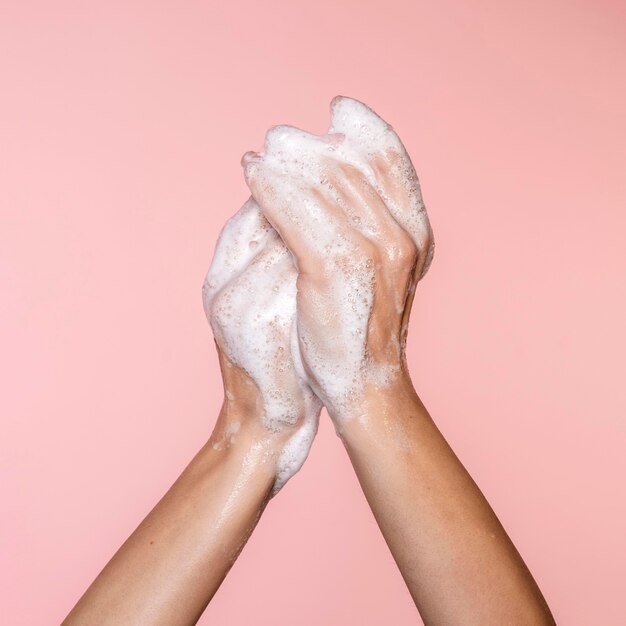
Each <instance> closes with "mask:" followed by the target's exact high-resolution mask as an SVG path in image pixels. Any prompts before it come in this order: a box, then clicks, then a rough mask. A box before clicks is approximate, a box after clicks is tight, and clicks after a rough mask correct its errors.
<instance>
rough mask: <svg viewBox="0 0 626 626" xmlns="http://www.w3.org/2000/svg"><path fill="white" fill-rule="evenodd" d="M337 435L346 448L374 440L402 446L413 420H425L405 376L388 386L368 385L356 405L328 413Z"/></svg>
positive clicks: (425, 413) (422, 406)
mask: <svg viewBox="0 0 626 626" xmlns="http://www.w3.org/2000/svg"><path fill="white" fill-rule="evenodd" d="M329 414H330V417H331V419H332V420H333V422H334V424H335V428H336V430H337V434H338V435H339V437H340V438H341V439H342V440H343V442H344V444H345V445H346V446H349V445H351V444H353V443H354V444H356V443H357V442H365V441H366V440H376V441H378V442H380V443H381V444H384V443H385V442H391V443H402V440H403V439H404V438H405V437H404V435H406V430H407V428H408V427H409V425H410V424H411V423H413V422H415V420H416V419H419V418H422V417H428V413H427V412H426V409H425V408H424V405H423V404H422V402H421V401H420V399H419V397H418V395H417V393H416V391H415V389H414V387H413V383H412V381H411V379H410V377H409V375H408V373H405V372H402V373H401V374H400V375H398V376H397V377H396V378H394V379H393V380H392V381H391V382H390V383H389V384H387V385H375V384H371V383H368V384H366V385H365V387H364V389H363V393H362V394H361V395H360V397H359V398H358V400H357V401H356V402H353V403H352V404H351V405H350V407H348V408H346V409H344V410H341V411H329Z"/></svg>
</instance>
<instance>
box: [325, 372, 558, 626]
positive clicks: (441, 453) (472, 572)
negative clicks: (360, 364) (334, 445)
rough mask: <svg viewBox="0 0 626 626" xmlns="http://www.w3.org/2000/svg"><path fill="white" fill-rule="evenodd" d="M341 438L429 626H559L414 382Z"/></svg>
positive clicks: (373, 397)
mask: <svg viewBox="0 0 626 626" xmlns="http://www.w3.org/2000/svg"><path fill="white" fill-rule="evenodd" d="M363 409H364V410H363V413H362V414H361V415H360V416H359V417H358V418H354V419H350V420H349V421H347V422H343V421H342V418H341V417H340V416H337V415H335V416H334V417H335V419H337V420H338V421H339V422H341V423H343V426H342V428H341V433H340V434H341V438H342V440H343V442H344V444H345V446H346V449H347V451H348V454H349V456H350V459H351V461H352V464H353V466H354V469H355V471H356V474H357V476H358V478H359V482H360V483H361V486H362V488H363V491H364V493H365V496H366V498H367V500H368V502H369V504H370V506H371V508H372V511H373V513H374V516H375V517H376V520H377V522H378V525H379V526H380V529H381V531H382V533H383V535H384V537H385V540H386V542H387V545H388V546H389V548H390V550H391V552H392V554H393V556H394V558H395V560H396V563H397V564H398V567H399V569H400V571H401V573H402V576H403V577H404V580H405V581H406V584H407V586H408V588H409V591H410V593H411V595H412V597H413V600H414V601H415V604H416V605H417V607H418V609H419V611H420V614H421V615H422V617H423V619H424V622H425V623H426V624H437V626H439V625H445V624H451V625H453V624H467V625H471V624H476V625H477V626H478V625H481V626H482V625H484V624H508V625H517V624H519V625H520V626H522V625H523V626H529V625H531V624H532V625H535V624H537V625H539V624H541V625H543V624H554V620H553V619H552V617H551V615H550V610H549V608H548V606H547V604H546V602H545V600H544V599H543V597H542V595H541V592H540V591H539V588H538V587H537V585H536V583H535V581H534V580H533V578H532V576H531V574H530V572H529V571H528V569H527V568H526V566H525V564H524V562H523V561H522V558H521V557H520V555H519V553H518V552H517V550H516V549H515V547H514V546H513V543H512V542H511V540H510V539H509V537H508V536H507V534H506V532H505V531H504V529H503V528H502V525H501V524H500V522H499V521H498V519H497V517H496V516H495V514H494V512H493V511H492V509H491V507H490V506H489V504H488V502H487V501H486V499H485V497H484V496H483V495H482V493H481V492H480V490H479V489H478V487H477V486H476V484H475V483H474V481H473V480H472V478H471V477H470V475H469V474H468V473H467V471H466V470H465V468H464V467H463V465H462V464H461V463H460V461H459V460H458V458H457V457H456V456H455V454H454V452H453V451H452V449H451V448H450V446H449V445H448V444H447V442H446V441H445V439H444V438H443V436H442V434H441V433H440V432H439V430H438V429H437V427H436V425H435V424H434V422H433V421H432V419H431V418H430V416H429V414H428V412H427V411H426V409H425V408H424V406H423V404H422V403H421V402H420V400H419V398H418V397H417V395H416V393H415V391H414V390H413V387H412V384H411V381H410V380H409V378H408V376H404V377H402V378H401V379H400V380H399V381H398V382H397V384H395V385H394V386H393V387H392V388H390V389H387V390H386V391H384V392H382V393H381V392H380V391H377V392H373V393H370V394H368V398H367V399H364V400H363Z"/></svg>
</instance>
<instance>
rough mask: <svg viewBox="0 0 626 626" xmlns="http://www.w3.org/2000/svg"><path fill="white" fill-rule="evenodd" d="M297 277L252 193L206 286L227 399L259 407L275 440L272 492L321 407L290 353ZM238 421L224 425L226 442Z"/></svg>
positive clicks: (309, 437) (300, 452)
mask: <svg viewBox="0 0 626 626" xmlns="http://www.w3.org/2000/svg"><path fill="white" fill-rule="evenodd" d="M295 283H296V270H295V268H294V266H293V262H292V259H291V255H290V254H289V251H288V250H287V248H286V247H285V245H284V244H283V242H282V240H281V239H280V238H279V237H278V235H277V233H276V231H275V230H274V229H273V228H272V227H271V226H270V224H269V223H268V222H267V220H266V219H265V218H264V217H263V215H262V213H261V211H260V209H259V207H258V205H257V203H256V202H255V201H254V200H253V199H252V198H250V199H249V200H248V201H247V202H246V203H245V204H244V205H243V207H242V208H241V209H240V210H239V212H238V213H237V214H235V215H234V216H233V217H232V218H231V219H230V220H229V221H228V223H227V224H226V226H225V227H224V229H223V231H222V233H221V235H220V238H219V241H218V243H217V246H216V250H215V255H214V257H213V262H212V263H211V267H210V269H209V271H208V273H207V276H206V279H205V282H204V285H203V290H202V292H203V301H204V307H205V312H206V314H207V317H208V319H209V321H210V322H211V326H212V328H213V333H214V336H215V340H216V343H217V346H218V351H219V356H220V364H221V366H222V372H223V375H224V386H225V391H226V398H225V402H226V403H231V404H233V405H235V406H241V405H245V406H246V407H248V410H247V411H244V413H246V414H247V417H248V419H250V414H253V415H255V416H256V417H253V418H252V419H258V421H259V423H260V425H261V426H262V429H261V432H262V434H263V436H264V437H267V438H269V439H272V440H276V441H277V442H278V454H277V457H278V458H277V469H276V482H275V485H274V493H276V492H277V491H278V490H279V489H280V488H281V487H282V486H283V485H284V484H285V482H286V481H287V480H288V479H289V478H290V477H291V476H292V475H293V474H295V473H296V472H297V471H298V470H299V469H300V467H301V465H302V463H304V461H305V459H306V457H307V455H308V452H309V449H310V447H311V443H312V442H313V438H314V436H315V433H316V431H317V423H318V417H319V412H320V409H321V403H320V402H319V400H318V399H317V397H316V396H315V395H314V394H313V392H312V391H311V389H310V387H309V385H308V384H307V382H306V380H305V374H304V371H303V369H302V365H301V364H299V363H297V362H296V363H294V359H293V357H292V352H291V343H292V327H293V320H294V317H295V305H296V286H295ZM294 332H295V329H294ZM294 338H295V336H294ZM296 355H297V353H296ZM298 366H299V368H300V369H299V371H298V369H297V368H298ZM238 428H239V422H235V424H234V425H233V423H230V424H229V425H227V426H226V428H225V431H226V432H225V433H224V435H225V436H224V437H223V440H224V445H229V444H230V443H231V442H234V441H236V437H237V430H238ZM217 445H219V444H217ZM272 452H273V453H275V450H272Z"/></svg>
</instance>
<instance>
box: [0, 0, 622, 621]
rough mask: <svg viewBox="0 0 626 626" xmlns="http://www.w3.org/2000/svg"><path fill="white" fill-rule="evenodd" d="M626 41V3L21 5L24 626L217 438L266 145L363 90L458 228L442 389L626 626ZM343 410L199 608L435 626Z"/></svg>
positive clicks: (430, 387) (256, 617) (14, 463)
mask: <svg viewBox="0 0 626 626" xmlns="http://www.w3.org/2000/svg"><path fill="white" fill-rule="evenodd" d="M625 42H626V7H625V5H624V4H623V2H619V1H617V0H615V1H609V0H604V1H598V0H596V1H593V0H570V1H565V0H550V1H549V2H546V1H540V0H530V1H529V0H524V1H521V0H519V1H516V2H512V1H505V2H503V1H497V0H468V1H465V2H461V1H452V0H443V1H442V0H438V1H437V2H426V1H424V0H419V1H409V0H406V1H399V0H386V1H384V2H380V3H378V2H373V1H368V2H364V1H363V0H350V1H341V0H335V1H334V2H330V1H329V0H322V1H319V0H318V1H317V2H312V1H310V2H294V1H291V2H288V1H284V2H279V1H277V0H270V1H262V2H259V1H252V0H250V1H248V2H236V1H235V2H230V3H226V2H173V1H172V2H147V1H144V2H121V1H115V2H93V1H92V2H79V1H76V2H67V1H64V0H63V1H57V2H54V3H50V2H43V1H41V2H29V1H28V0H20V1H19V2H18V1H17V0H15V1H14V2H10V1H9V0H5V1H4V2H2V3H0V283H1V284H0V287H1V293H2V304H1V307H0V322H1V326H0V355H1V365H2V372H1V377H0V381H1V382H0V384H1V386H2V392H1V395H0V402H1V415H2V422H3V423H2V432H1V436H0V462H1V464H2V476H3V478H2V498H1V508H2V510H1V516H0V524H1V526H2V528H1V532H0V541H1V542H2V545H1V546H0V548H1V550H0V554H1V557H0V558H1V568H2V572H1V580H0V588H1V589H2V596H3V597H2V601H1V604H2V607H1V609H0V611H1V613H0V621H1V622H2V623H3V624H7V625H9V624H10V625H11V626H16V625H25V626H35V625H39V624H42V625H43V624H52V623H58V622H59V621H61V619H62V617H63V616H64V615H65V614H66V613H67V611H68V610H69V609H70V608H71V606H72V605H73V604H74V602H75V601H76V600H77V599H78V597H79V596H80V595H81V593H82V592H83V591H84V589H85V588H86V587H87V585H88V584H89V583H90V582H91V580H92V579H93V578H94V577H95V575H96V574H97V573H98V572H99V570H100V569H101V568H102V566H103V565H104V564H105V562H106V561H107V560H108V558H109V557H110V556H111V555H112V554H113V552H114V551H115V549H117V547H118V546H119V545H120V543H121V542H122V541H123V540H124V539H125V538H126V536H127V535H128V534H129V533H130V532H131V531H132V530H133V529H134V528H135V526H136V525H137V524H138V523H139V521H140V520H141V519H142V518H143V517H144V515H145V514H146V513H147V512H148V510H149V509H150V508H151V507H152V505H153V504H154V503H155V502H156V501H157V499H158V498H159V497H160V496H161V495H162V494H163V493H164V491H165V490H166V489H167V487H168V486H169V485H170V483H171V482H172V481H173V480H174V479H175V477H176V476H177V475H178V473H179V472H180V471H181V470H182V469H183V467H184V466H185V464H186V463H187V461H188V460H189V459H190V458H191V456H192V455H193V454H194V453H195V452H196V450H197V449H198V448H199V447H200V445H201V444H202V442H203V441H204V440H205V439H206V437H207V436H208V434H209V432H210V430H211V427H212V424H213V421H214V419H215V415H216V412H217V411H218V409H219V406H220V401H221V391H220V386H221V385H220V379H219V374H218V368H217V361H216V358H215V354H214V348H213V344H212V338H211V335H210V332H209V328H208V325H207V323H206V321H205V319H204V314H203V310H202V304H201V295H200V288H201V284H202V280H203V277H204V273H205V271H206V269H207V267H208V265H209V262H210V259H211V256H212V252H213V245H214V242H215V240H216V237H217V235H218V233H219V230H220V228H221V226H222V224H223V223H224V221H225V220H226V218H227V217H229V216H230V215H231V214H232V213H234V212H235V211H236V210H237V209H238V208H239V206H240V205H241V204H242V203H243V201H244V200H245V199H246V197H247V195H248V194H247V189H246V187H245V184H244V181H243V178H242V173H241V168H240V165H239V159H240V157H241V155H242V154H243V153H244V152H245V151H246V150H249V149H258V148H259V147H260V146H261V143H262V140H263V135H264V133H265V130H266V129H267V127H269V126H271V125H274V124H278V123H288V124H294V125H297V126H302V127H304V128H306V129H308V130H311V131H314V132H321V131H324V130H325V129H326V125H327V123H328V104H329V102H330V100H331V98H332V97H333V96H334V95H336V94H344V95H350V96H354V97H357V98H359V99H361V100H363V101H365V102H366V103H368V104H370V105H371V106H372V107H374V108H375V109H376V110H377V111H378V112H379V113H380V114H381V115H383V116H384V117H385V118H387V119H388V120H389V121H390V122H391V123H392V124H393V125H394V127H395V128H396V129H397V130H398V132H399V134H400V136H401V137H402V138H403V140H404V142H405V144H406V146H407V148H408V150H409V153H410V154H411V155H412V157H413V160H414V163H415V165H416V168H417V171H418V173H419V175H420V178H421V181H422V188H423V192H424V197H425V200H426V204H427V207H428V209H429V213H430V215H431V219H432V223H433V226H434V229H435V235H436V240H437V251H436V254H435V260H434V263H433V266H432V268H431V270H430V273H429V275H428V276H427V277H426V279H425V281H424V282H423V283H422V284H421V286H420V288H419V289H418V294H417V299H416V304H415V308H414V312H413V318H412V332H411V334H410V345H409V352H410V362H411V365H412V371H413V374H414V380H415V384H416V387H417V389H418V391H419V393H420V395H421V396H422V398H423V400H424V401H425V403H426V405H427V406H428V407H429V409H430V410H431V412H432V414H433V415H434V417H435V419H436V421H437V423H438V424H439V426H440V428H441V429H442V430H443V432H444V434H445V435H446V437H447V438H448V439H449V441H450V442H451V444H452V445H453V447H454V449H455V450H456V451H457V453H458V454H459V456H460V457H461V459H462V461H463V462H464V463H465V464H466V466H467V467H468V469H469V470H470V471H471V473H472V475H473V476H474V477H475V479H476V480H477V482H478V484H479V485H480V486H481V488H482V489H483V491H484V492H485V494H486V495H487V497H488V499H489V500H490V502H491V503H492V505H493V507H494V508H495V510H496V512H497V513H498V515H499V516H500V518H501V520H502V522H503V523H504V525H505V527H506V528H507V530H508V531H509V533H510V535H511V537H512V538H513V540H514V541H515V543H516V545H517V546H518V548H519V549H520V551H521V553H522V554H523V556H524V558H525V559H526V561H527V563H528V565H529V567H530V569H531V570H532V572H533V573H534V575H535V577H536V579H537V580H538V582H539V584H540V586H541V588H542V589H543V591H544V593H545V595H546V597H547V599H548V601H549V603H550V604H551V606H552V608H553V611H554V613H555V616H556V618H557V621H559V622H560V623H561V624H567V625H581V626H582V625H585V626H589V625H591V624H593V625H596V624H597V625H601V626H609V625H615V626H617V625H621V624H624V623H625V620H626V617H625V615H626V605H625V600H624V584H625V582H626V581H625V579H624V558H625V555H626V511H625V502H626V490H625V488H624V483H625V470H626V463H625V461H624V451H625V444H626V425H625V423H624V418H625V416H626V391H625V389H626V385H625V383H624V374H625V367H624V355H625V354H626V337H625V331H624V321H625V320H626V293H625V292H626V255H625V253H624V249H623V246H624V231H625V229H626V202H625V201H626V182H625V181H626V176H625V169H626V151H625V146H626V121H625V111H626V87H625V84H626V81H625V80H624V76H625V75H626V43H625ZM323 417H324V419H323V423H322V426H321V431H320V434H319V437H318V438H317V440H316V442H315V444H314V446H313V450H312V453H311V456H310V459H309V461H308V462H307V464H306V465H305V466H304V468H303V470H302V472H301V473H300V474H299V475H298V476H297V477H296V478H295V479H294V480H293V481H292V482H290V483H289V485H288V486H287V487H286V488H285V489H284V491H283V492H281V494H280V497H279V498H277V499H276V500H275V501H274V502H272V503H271V505H270V507H269V509H268V511H267V512H266V514H265V516H264V517H263V519H262V520H261V523H260V525H259V527H258V530H257V531H256V532H255V534H254V535H253V537H252V539H251V541H250V543H249V545H248V546H247V547H246V548H245V550H244V552H243V554H242V556H241V558H240V560H239V561H238V562H237V564H236V565H235V567H234V569H233V570H232V573H231V574H230V575H229V577H228V579H227V580H226V582H225V584H224V585H223V587H222V588H221V590H220V591H219V593H218V594H217V596H216V598H215V600H214V602H213V603H212V604H211V606H210V607H209V609H208V611H207V613H206V615H205V616H204V618H203V620H202V622H201V623H203V624H210V623H214V624H229V625H231V626H236V625H239V624H259V625H261V626H265V625H270V624H272V625H280V624H297V625H298V626H309V625H319V624H330V625H333V626H334V625H337V626H347V625H353V624H358V625H363V626H369V625H379V624H383V623H386V624H394V625H408V624H415V623H416V622H419V619H418V617H417V615H416V611H415V609H414V607H413V605H412V603H411V600H410V597H409V594H408V592H407V591H406V589H405V587H404V585H403V582H402V579H401V577H400V575H399V573H398V572H397V570H396V568H395V565H394V563H393V561H392V559H391V557H390V556H389V554H388V551H387V549H386V547H385V544H384V542H383V540H382V539H381V537H380V534H379V532H378V529H377V527H376V525H375V522H374V521H373V518H372V516H371V514H370V512H369V509H368V508H367V506H366V504H365V502H364V498H363V496H362V495H361V492H360V490H359V487H358V484H357V481H356V480H355V478H354V475H353V473H352V470H351V468H350V466H349V463H348V462H347V459H346V455H345V453H344V451H343V449H342V447H341V445H340V442H339V441H338V440H337V439H336V437H335V436H334V432H333V430H332V428H331V427H330V426H329V423H328V419H327V417H326V416H323Z"/></svg>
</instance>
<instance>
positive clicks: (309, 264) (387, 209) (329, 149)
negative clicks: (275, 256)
mask: <svg viewBox="0 0 626 626" xmlns="http://www.w3.org/2000/svg"><path fill="white" fill-rule="evenodd" d="M242 163H243V165H244V172H245V177H246V181H247V183H248V186H249V187H250V190H251V192H252V195H253V197H254V198H255V199H256V200H257V201H258V203H259V205H260V206H261V209H262V210H263V213H264V214H265V216H266V217H267V218H268V220H269V221H270V223H271V224H272V225H273V226H274V227H275V228H276V230H277V231H278V232H279V233H280V235H281V237H282V239H283V240H284V241H285V243H286V244H287V246H288V248H289V250H290V251H291V252H292V254H293V256H294V258H295V260H296V264H297V267H298V270H299V272H298V279H297V288H298V295H297V331H298V346H299V349H300V352H301V357H302V361H303V363H304V366H305V369H306V371H307V375H308V377H309V379H310V381H311V385H312V386H313V388H314V390H315V392H316V393H317V395H318V396H319V397H320V398H321V399H322V400H323V402H324V403H325V404H326V406H327V408H328V410H329V413H330V414H331V417H333V419H334V420H335V422H336V423H337V424H339V423H341V421H342V420H343V419H344V418H349V417H351V416H353V415H355V414H358V413H360V412H361V411H362V403H363V399H364V394H365V393H366V391H367V389H368V388H373V389H375V390H376V389H381V388H385V387H389V386H391V385H394V384H395V383H397V382H398V381H399V380H400V379H403V378H406V377H408V373H407V371H406V364H405V353H404V350H405V342H406V332H407V325H408V318H409V313H410V309H411V304H412V301H413V294H414V289H415V285H416V283H417V281H418V280H419V279H420V278H421V277H422V276H423V275H424V273H425V272H426V270H427V269H428V265H429V263H430V260H431V259H432V252H433V237H432V231H431V229H430V225H429V221H428V218H427V216H426V212H425V209H424V205H423V202H422V198H421V193H420V189H419V183H418V180H417V176H416V174H415V170H414V169H413V166H412V164H411V161H410V159H409V157H408V155H407V153H406V151H405V149H404V147H403V146H402V143H401V142H400V140H399V138H398V136H397V135H396V133H395V132H394V131H393V129H392V128H391V127H390V126H389V125H388V124H386V122H384V121H383V120H382V119H381V118H380V117H378V116H377V115H376V114H375V113H374V112H373V111H371V109H369V108H368V107H366V106H365V105H363V104H362V103H360V102H358V101H356V100H352V99H349V98H336V99H335V100H334V101H333V103H332V125H331V128H330V130H329V133H328V134H327V135H324V136H322V137H318V136H315V135H311V134H309V133H306V132H304V131H301V130H299V129H296V128H293V127H288V126H278V127H274V128H272V129H270V131H268V133H267V135H266V140H265V152H264V153H262V154H257V153H247V154H246V155H244V158H243V161H242Z"/></svg>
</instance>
